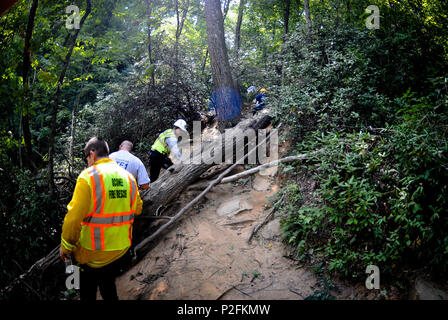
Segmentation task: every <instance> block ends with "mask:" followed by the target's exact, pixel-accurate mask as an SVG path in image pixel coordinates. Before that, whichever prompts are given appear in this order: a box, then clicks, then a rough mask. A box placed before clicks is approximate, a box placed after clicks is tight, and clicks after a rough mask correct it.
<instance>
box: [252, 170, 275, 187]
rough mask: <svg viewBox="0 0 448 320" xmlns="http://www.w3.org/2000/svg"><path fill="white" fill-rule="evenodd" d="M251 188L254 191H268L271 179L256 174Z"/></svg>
mask: <svg viewBox="0 0 448 320" xmlns="http://www.w3.org/2000/svg"><path fill="white" fill-rule="evenodd" d="M253 188H254V190H256V191H268V190H269V189H270V188H271V181H270V180H269V178H267V177H263V176H261V175H258V174H257V175H256V176H255V180H254V184H253Z"/></svg>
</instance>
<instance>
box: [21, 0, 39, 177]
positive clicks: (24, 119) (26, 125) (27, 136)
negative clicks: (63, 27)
mask: <svg viewBox="0 0 448 320" xmlns="http://www.w3.org/2000/svg"><path fill="white" fill-rule="evenodd" d="M38 5H39V0H33V3H32V5H31V10H30V15H29V16H28V25H27V28H26V36H25V46H24V49H23V68H22V70H23V71H22V79H23V105H22V111H21V127H22V131H23V139H24V141H25V151H26V160H27V167H28V168H31V169H33V170H35V169H36V166H35V164H34V161H33V149H32V145H31V130H30V120H29V119H30V118H29V108H28V105H29V101H30V99H29V90H28V89H29V74H30V69H31V48H30V42H31V37H32V34H33V29H34V20H35V16H36V11H37V6H38ZM21 134H22V133H21Z"/></svg>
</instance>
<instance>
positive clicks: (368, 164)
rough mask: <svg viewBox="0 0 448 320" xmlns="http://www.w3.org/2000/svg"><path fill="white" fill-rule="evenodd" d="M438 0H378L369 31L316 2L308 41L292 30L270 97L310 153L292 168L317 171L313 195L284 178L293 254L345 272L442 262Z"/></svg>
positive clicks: (447, 164) (446, 96)
mask: <svg viewBox="0 0 448 320" xmlns="http://www.w3.org/2000/svg"><path fill="white" fill-rule="evenodd" d="M324 3H325V2H324ZM329 3H333V1H330V2H327V3H326V4H327V5H328V4H329ZM334 3H335V4H338V3H339V4H341V2H338V1H334ZM436 3H438V4H439V5H440V6H437V5H434V6H428V7H426V9H425V10H423V9H422V12H424V14H426V15H427V19H426V20H425V19H422V18H421V16H420V17H416V16H413V15H412V14H411V13H410V10H418V8H419V7H418V6H419V5H418V4H417V3H415V2H413V1H408V2H406V4H405V5H403V6H391V7H384V6H382V3H381V2H380V3H379V6H380V10H381V12H382V15H381V17H382V18H381V26H382V27H381V29H380V30H376V31H375V33H373V32H371V31H369V30H367V29H365V26H363V25H362V23H359V21H357V20H356V19H355V17H354V16H353V15H351V16H350V15H338V14H336V16H333V17H332V16H329V15H328V14H327V15H325V14H324V12H325V11H324V10H323V7H319V6H318V5H316V6H317V8H318V9H317V10H316V11H314V12H315V21H322V28H321V29H320V30H317V31H315V32H314V38H313V43H312V44H307V43H306V35H305V32H304V30H303V28H301V27H300V26H299V27H298V28H297V29H296V30H295V31H294V32H293V33H292V34H291V35H290V37H289V41H288V43H287V50H286V52H285V54H284V57H283V58H284V59H286V60H287V61H288V64H287V67H286V68H284V69H283V72H284V73H283V77H284V79H283V81H282V83H283V84H278V83H277V84H274V85H273V86H272V90H273V91H274V92H275V93H274V94H272V97H271V98H270V102H271V105H273V106H274V112H275V113H276V117H277V118H278V120H279V121H282V122H284V123H286V124H287V125H288V126H289V128H290V130H288V131H289V133H288V134H289V138H290V139H291V140H292V143H293V146H292V148H291V149H292V150H291V151H292V152H294V153H304V152H308V153H309V154H310V159H308V160H306V161H304V162H303V166H302V167H301V168H300V169H298V168H295V167H289V168H287V170H288V175H291V174H294V173H295V174H303V173H304V172H308V173H312V174H313V179H314V180H315V181H316V182H317V188H316V189H315V190H314V191H315V193H314V197H313V200H312V201H310V200H309V199H307V201H302V200H301V199H302V198H303V195H302V192H303V191H302V190H301V189H300V188H299V186H298V185H296V184H295V182H293V181H290V183H289V184H287V186H286V187H285V188H284V192H285V193H286V194H287V201H285V203H284V204H283V208H282V212H283V213H284V215H285V216H284V218H283V220H282V226H283V229H284V232H285V237H286V241H287V242H288V243H290V244H291V245H293V246H295V247H296V248H297V256H298V257H299V258H300V259H303V260H305V259H309V258H311V257H313V256H314V257H318V258H319V259H322V260H325V261H327V262H328V270H329V271H333V272H338V273H339V274H342V275H345V276H346V277H348V278H352V277H361V278H362V277H364V270H365V267H366V266H367V265H369V264H375V265H378V266H379V268H380V270H381V272H382V275H388V276H395V277H398V275H399V271H400V270H401V271H402V270H404V269H406V268H407V267H413V268H421V267H426V268H427V269H428V270H429V271H431V272H433V273H434V274H438V275H443V274H444V273H445V272H446V271H447V269H448V263H447V261H448V249H447V248H448V246H447V244H448V233H447V231H446V230H448V220H447V219H446V215H447V209H446V208H447V205H448V203H447V201H448V200H447V195H448V194H447V192H448V191H447V181H448V174H447V168H448V158H447V156H448V144H447V141H448V139H447V138H448V137H447V135H448V130H447V127H446V121H447V120H448V110H447V102H448V89H447V88H448V87H447V85H446V83H447V82H446V81H447V80H446V71H447V70H448V64H447V63H446V49H447V44H446V43H445V44H442V43H441V42H440V38H439V37H440V36H441V35H442V34H445V35H446V32H445V31H442V30H441V29H435V28H434V25H433V24H431V23H428V21H430V20H431V19H435V20H437V19H438V18H436V17H440V16H441V15H443V12H444V11H443V9H442V7H441V2H436ZM413 6H414V7H413ZM412 8H413V9H412ZM320 9H322V11H319V10H320ZM358 9H362V5H360V6H359V8H358ZM358 9H355V11H356V10H358ZM358 12H361V11H360V10H358ZM429 12H430V13H429ZM424 14H423V13H422V15H424ZM340 21H345V22H346V23H345V24H340V23H339V22H340ZM324 22H325V23H324ZM420 28H423V29H420ZM416 48H418V49H416Z"/></svg>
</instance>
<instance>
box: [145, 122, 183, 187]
mask: <svg viewBox="0 0 448 320" xmlns="http://www.w3.org/2000/svg"><path fill="white" fill-rule="evenodd" d="M186 126H187V123H186V122H185V120H183V119H179V120H177V121H176V122H175V123H174V127H173V128H172V129H167V130H165V131H164V132H162V133H161V134H160V135H159V136H158V137H157V139H156V141H155V142H154V143H153V145H152V146H151V151H150V153H149V162H150V168H149V175H150V177H149V180H150V181H151V183H153V182H154V181H156V180H157V179H158V178H159V174H160V169H161V168H164V169H165V170H166V169H168V168H169V167H171V166H172V165H173V162H172V161H171V159H170V158H169V155H170V152H172V153H174V154H175V155H176V156H177V158H178V159H179V160H182V155H181V153H180V151H179V147H178V145H177V138H178V137H179V136H180V135H182V131H183V132H187V129H186Z"/></svg>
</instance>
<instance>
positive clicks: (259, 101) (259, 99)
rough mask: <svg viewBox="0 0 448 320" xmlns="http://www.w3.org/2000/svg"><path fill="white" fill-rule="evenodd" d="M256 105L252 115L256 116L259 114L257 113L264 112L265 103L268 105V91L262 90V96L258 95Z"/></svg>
mask: <svg viewBox="0 0 448 320" xmlns="http://www.w3.org/2000/svg"><path fill="white" fill-rule="evenodd" d="M254 101H255V103H256V104H255V105H254V109H253V110H252V115H255V114H256V113H257V111H260V110H262V109H263V108H264V107H265V103H266V89H265V88H263V89H261V90H260V94H258V95H257V96H256V97H255V100H254Z"/></svg>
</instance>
